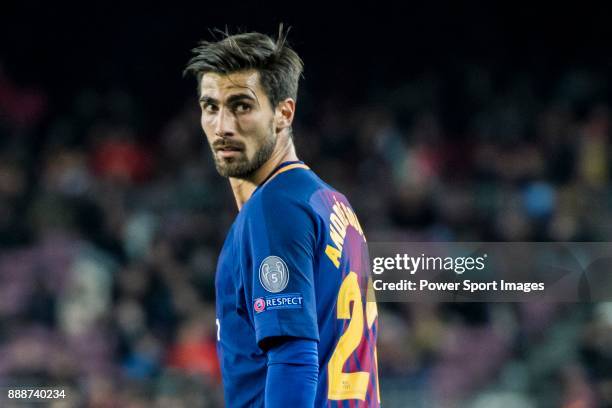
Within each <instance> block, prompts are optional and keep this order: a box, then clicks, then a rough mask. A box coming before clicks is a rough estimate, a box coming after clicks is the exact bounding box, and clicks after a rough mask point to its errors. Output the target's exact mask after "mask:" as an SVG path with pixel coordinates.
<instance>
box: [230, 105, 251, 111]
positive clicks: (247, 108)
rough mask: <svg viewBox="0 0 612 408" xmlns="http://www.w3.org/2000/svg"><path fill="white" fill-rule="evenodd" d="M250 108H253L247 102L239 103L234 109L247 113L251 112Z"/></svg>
mask: <svg viewBox="0 0 612 408" xmlns="http://www.w3.org/2000/svg"><path fill="white" fill-rule="evenodd" d="M250 110H251V105H249V104H247V103H237V104H236V105H235V106H234V111H235V112H236V113H246V112H249V111H250Z"/></svg>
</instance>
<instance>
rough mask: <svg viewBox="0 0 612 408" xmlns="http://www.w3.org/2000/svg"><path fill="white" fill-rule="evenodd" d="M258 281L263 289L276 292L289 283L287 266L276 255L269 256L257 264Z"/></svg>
mask: <svg viewBox="0 0 612 408" xmlns="http://www.w3.org/2000/svg"><path fill="white" fill-rule="evenodd" d="M259 282H260V283H261V286H263V287H264V289H265V290H267V291H268V292H272V293H278V292H280V291H281V290H283V289H285V288H286V287H287V284H288V283H289V268H287V264H286V263H285V261H283V260H282V259H281V258H279V257H278V256H269V257H267V258H266V259H264V260H263V261H262V262H261V265H259Z"/></svg>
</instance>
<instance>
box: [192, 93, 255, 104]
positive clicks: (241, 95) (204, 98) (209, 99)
mask: <svg viewBox="0 0 612 408" xmlns="http://www.w3.org/2000/svg"><path fill="white" fill-rule="evenodd" d="M242 99H248V100H251V101H255V102H257V103H259V101H258V100H257V99H256V97H255V98H253V96H251V95H250V94H247V93H238V94H234V95H231V96H229V97H228V98H227V103H235V102H237V101H239V100H242ZM199 101H200V103H210V104H213V105H218V104H219V101H218V100H217V99H215V98H213V97H211V96H207V95H202V96H201V97H200V99H199Z"/></svg>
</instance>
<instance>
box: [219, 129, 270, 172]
mask: <svg viewBox="0 0 612 408" xmlns="http://www.w3.org/2000/svg"><path fill="white" fill-rule="evenodd" d="M226 144H227V145H229V146H235V145H232V144H231V143H226ZM221 145H223V143H222V144H221ZM235 147H239V146H235ZM275 147H276V137H275V135H274V130H273V128H271V129H270V132H269V133H268V134H267V135H266V136H264V138H263V141H262V143H261V145H260V146H259V148H258V149H257V150H256V151H255V154H254V155H253V158H251V159H250V160H249V158H248V157H247V154H246V152H245V150H244V149H242V151H241V154H240V155H239V156H237V157H235V158H232V159H223V158H220V157H218V156H217V155H216V154H215V153H214V149H213V155H214V158H215V167H216V168H217V172H218V173H219V174H220V175H221V176H223V177H232V178H238V179H249V178H250V177H251V176H252V175H253V173H255V172H256V171H257V170H258V169H259V168H260V167H261V166H263V164H264V163H265V162H267V161H268V160H269V159H270V157H271V156H272V152H273V151H274V148H275Z"/></svg>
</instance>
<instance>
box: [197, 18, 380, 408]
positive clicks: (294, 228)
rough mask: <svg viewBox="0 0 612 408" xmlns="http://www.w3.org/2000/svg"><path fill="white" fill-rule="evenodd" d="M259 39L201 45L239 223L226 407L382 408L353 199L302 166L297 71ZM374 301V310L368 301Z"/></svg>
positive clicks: (227, 301) (231, 240)
mask: <svg viewBox="0 0 612 408" xmlns="http://www.w3.org/2000/svg"><path fill="white" fill-rule="evenodd" d="M285 40H286V33H283V30H282V27H281V29H280V32H279V36H278V39H277V40H276V41H275V40H273V39H272V38H270V37H269V36H267V35H263V34H260V33H246V34H237V35H231V36H230V35H229V34H226V35H224V37H223V38H222V39H221V40H219V41H214V42H206V41H204V42H201V43H200V45H199V46H198V47H197V48H195V49H194V50H193V52H194V54H195V55H194V56H193V57H192V58H191V60H190V61H189V63H188V65H187V67H186V69H185V72H186V73H191V74H193V75H194V76H195V77H196V78H197V80H198V94H199V102H200V107H201V112H202V115H201V125H202V129H203V130H204V133H205V134H206V138H207V139H208V143H209V145H210V147H211V150H212V154H213V157H214V162H215V166H216V168H217V171H218V172H219V173H220V174H221V175H222V176H224V177H227V178H228V179H229V182H230V185H231V188H232V191H233V193H234V197H235V199H236V203H237V205H238V209H239V212H238V215H237V217H236V219H235V221H234V223H233V225H232V227H231V229H230V231H229V233H228V235H227V238H226V240H225V244H224V246H223V249H222V251H221V254H220V256H219V261H218V265H217V272H216V283H215V286H216V314H217V333H218V334H217V341H218V343H217V344H218V353H219V359H220V363H221V369H222V376H223V385H224V395H225V402H226V404H227V406H228V407H263V406H265V407H267V408H275V407H291V408H297V407H313V406H314V407H347V408H348V407H378V406H380V401H379V400H380V396H379V391H378V373H377V357H376V331H377V311H376V303H375V302H373V301H371V302H368V301H367V299H366V289H367V288H368V283H369V276H368V274H369V257H368V252H367V245H366V239H365V236H364V233H363V230H362V228H361V226H360V225H359V221H358V220H357V217H356V216H355V213H354V211H353V209H352V208H351V206H350V204H349V203H348V201H347V199H346V198H345V197H344V196H343V195H342V194H341V193H339V192H338V191H336V190H334V189H333V188H332V187H330V186H329V185H328V184H326V183H325V182H323V181H322V180H321V179H320V178H319V177H318V176H317V175H316V174H315V173H314V172H313V171H312V170H311V169H310V168H308V166H307V165H306V164H304V163H303V162H302V161H300V160H299V159H298V157H297V155H296V152H295V148H294V144H293V134H292V129H291V124H292V121H293V118H294V114H295V109H296V99H297V90H298V80H299V77H300V76H301V73H302V61H301V59H300V58H299V56H298V55H297V54H296V53H295V52H294V51H293V50H292V49H291V48H290V47H289V46H288V44H287V43H286V41H285ZM368 299H369V298H368Z"/></svg>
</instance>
